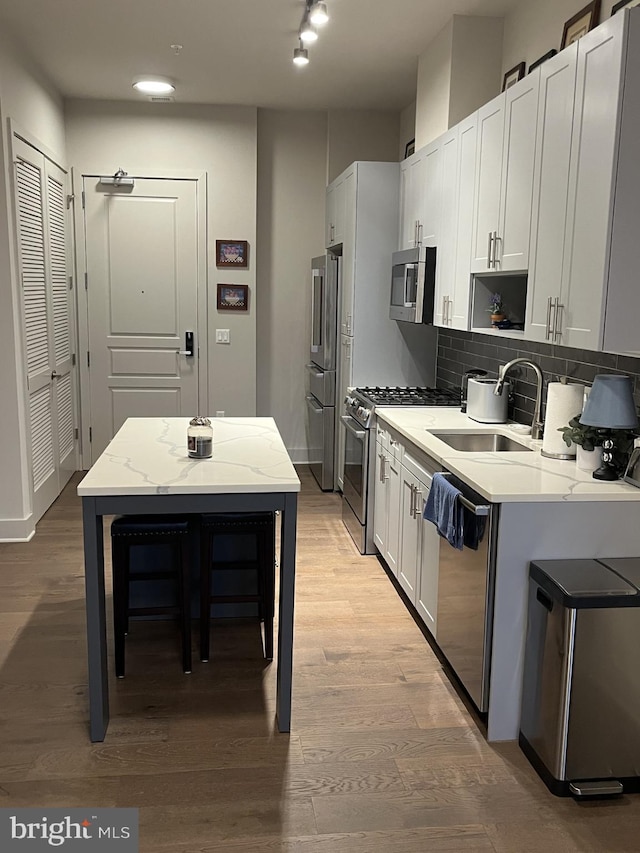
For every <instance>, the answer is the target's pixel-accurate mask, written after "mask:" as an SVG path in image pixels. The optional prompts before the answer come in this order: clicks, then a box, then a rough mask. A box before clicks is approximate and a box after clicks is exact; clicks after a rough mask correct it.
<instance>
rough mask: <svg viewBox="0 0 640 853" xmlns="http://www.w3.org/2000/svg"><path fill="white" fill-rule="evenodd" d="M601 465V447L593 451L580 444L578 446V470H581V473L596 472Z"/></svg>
mask: <svg viewBox="0 0 640 853" xmlns="http://www.w3.org/2000/svg"><path fill="white" fill-rule="evenodd" d="M601 465H602V448H601V447H594V448H593V450H585V449H584V447H581V446H580V445H579V444H577V445H576V468H579V469H580V471H595V470H596V468H599V467H600V466H601Z"/></svg>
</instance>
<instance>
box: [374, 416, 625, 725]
mask: <svg viewBox="0 0 640 853" xmlns="http://www.w3.org/2000/svg"><path fill="white" fill-rule="evenodd" d="M376 416H377V419H378V422H380V423H381V425H382V426H383V427H385V428H388V429H389V430H390V431H391V432H392V434H393V435H394V437H395V438H396V439H397V440H399V441H400V442H401V443H402V445H403V448H404V449H405V450H407V451H409V452H410V453H411V455H412V456H415V457H416V458H417V459H418V460H419V461H420V460H421V459H424V460H428V462H429V463H430V468H431V470H446V471H450V472H451V473H452V474H454V475H455V476H456V477H457V478H458V479H459V480H460V481H461V482H463V483H465V484H467V485H468V486H469V487H470V488H471V489H473V490H474V491H475V492H477V493H478V494H479V495H481V496H482V497H483V498H484V499H485V500H486V501H489V502H491V503H492V504H495V505H498V506H499V514H498V515H499V522H498V532H497V541H496V552H495V576H494V610H493V634H492V641H491V664H490V665H491V670H490V685H489V710H488V718H487V736H488V739H489V740H513V739H516V738H517V736H518V731H519V721H520V699H521V682H522V667H523V660H524V646H525V639H526V624H527V612H526V608H527V590H528V570H529V562H530V561H531V560H534V559H553V558H583V557H634V556H638V555H640V489H636V488H634V487H633V486H631V485H629V484H628V483H624V482H623V481H621V480H619V481H614V482H608V481H601V480H595V479H594V478H593V477H592V476H591V473H589V472H584V471H580V470H578V469H577V468H576V464H575V461H573V460H569V461H560V460H555V459H548V458H545V457H543V456H541V454H540V447H541V444H542V442H541V441H533V440H532V439H531V438H527V437H525V436H522V435H521V434H518V433H516V432H514V431H513V430H511V429H510V428H509V426H508V425H507V424H498V425H496V424H482V423H478V422H476V421H473V420H471V419H470V418H469V417H468V416H467V415H466V414H463V413H461V412H460V411H458V410H452V409H446V408H445V409H443V408H424V409H419V408H413V407H412V408H410V409H409V408H402V407H398V408H387V409H385V408H380V409H376ZM433 431H437V432H440V433H447V432H451V433H458V432H460V433H465V432H466V433H494V432H495V433H499V434H502V435H505V436H508V437H509V438H511V439H512V440H514V441H517V442H520V443H521V444H522V445H523V449H522V451H517V450H516V451H509V452H499V451H486V452H477V451H474V452H469V451H463V450H456V449H454V448H452V447H450V446H449V445H448V444H447V443H446V442H445V441H443V440H442V439H440V438H437V437H436V436H434V435H432V432H433ZM436 642H437V631H436Z"/></svg>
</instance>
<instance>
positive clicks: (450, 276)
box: [434, 113, 478, 330]
mask: <svg viewBox="0 0 640 853" xmlns="http://www.w3.org/2000/svg"><path fill="white" fill-rule="evenodd" d="M477 131H478V114H477V113H474V114H473V115H471V116H469V118H466V119H465V120H464V121H462V122H460V123H459V124H458V125H456V126H455V127H454V128H452V129H451V130H450V131H448V133H446V134H445V135H444V136H443V137H442V144H441V151H442V155H441V157H442V195H441V198H442V204H441V219H440V221H441V227H440V236H439V240H438V260H437V264H436V295H435V305H434V308H435V311H434V323H435V325H436V326H444V327H445V328H450V329H462V330H465V329H468V328H469V289H470V283H471V274H470V262H471V241H472V236H473V213H474V205H473V202H474V197H475V178H476V143H477Z"/></svg>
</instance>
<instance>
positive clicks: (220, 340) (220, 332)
mask: <svg viewBox="0 0 640 853" xmlns="http://www.w3.org/2000/svg"><path fill="white" fill-rule="evenodd" d="M216 343H217V344H228V343H231V341H230V340H229V329H216Z"/></svg>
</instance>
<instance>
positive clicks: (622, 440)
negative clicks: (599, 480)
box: [559, 415, 637, 471]
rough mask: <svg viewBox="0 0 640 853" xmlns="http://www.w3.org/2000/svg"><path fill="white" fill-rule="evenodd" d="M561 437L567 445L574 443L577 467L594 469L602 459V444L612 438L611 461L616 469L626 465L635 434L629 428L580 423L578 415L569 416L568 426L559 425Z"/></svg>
mask: <svg viewBox="0 0 640 853" xmlns="http://www.w3.org/2000/svg"><path fill="white" fill-rule="evenodd" d="M559 431H560V432H561V433H562V438H563V439H564V443H565V444H566V445H567V447H571V445H572V444H575V445H576V448H577V458H576V464H577V465H578V468H581V469H582V470H584V471H595V469H596V468H598V467H599V466H600V462H601V459H602V444H603V442H604V441H605V439H607V438H613V439H614V450H613V462H614V464H615V466H616V467H617V468H618V470H620V471H622V470H624V468H625V467H626V464H627V460H628V458H629V454H630V452H631V450H632V449H633V442H634V439H635V437H636V435H637V432H636V431H635V430H631V429H601V428H599V427H593V426H587V425H586V424H583V423H580V416H579V415H577V416H576V417H575V418H571V420H570V421H569V424H568V426H564V427H560V430H559Z"/></svg>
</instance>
